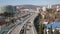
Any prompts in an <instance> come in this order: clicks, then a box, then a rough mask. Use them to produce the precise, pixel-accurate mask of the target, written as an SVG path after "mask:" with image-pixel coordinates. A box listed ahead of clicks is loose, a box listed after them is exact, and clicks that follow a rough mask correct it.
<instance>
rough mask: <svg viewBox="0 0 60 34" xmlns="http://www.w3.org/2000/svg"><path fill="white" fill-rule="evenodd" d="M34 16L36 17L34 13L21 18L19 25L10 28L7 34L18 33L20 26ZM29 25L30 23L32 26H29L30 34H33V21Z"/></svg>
mask: <svg viewBox="0 0 60 34" xmlns="http://www.w3.org/2000/svg"><path fill="white" fill-rule="evenodd" d="M34 17H36V14H32V15H31V16H29V17H28V18H27V17H26V19H25V20H23V21H22V23H21V24H19V25H17V26H15V27H14V28H12V29H10V30H9V31H8V33H7V34H19V33H20V31H21V29H22V27H23V26H24V24H26V23H27V22H28V21H29V20H33V18H34ZM31 25H32V27H31V30H30V32H31V31H32V32H31V34H35V31H34V30H35V29H34V25H33V23H32V24H31ZM30 32H29V33H30ZM26 33H27V34H28V32H26ZM24 34H25V33H24Z"/></svg>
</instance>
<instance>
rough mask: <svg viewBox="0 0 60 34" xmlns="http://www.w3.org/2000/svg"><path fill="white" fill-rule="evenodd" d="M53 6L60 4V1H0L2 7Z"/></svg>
mask: <svg viewBox="0 0 60 34" xmlns="http://www.w3.org/2000/svg"><path fill="white" fill-rule="evenodd" d="M25 4H29V5H52V4H60V0H0V5H25Z"/></svg>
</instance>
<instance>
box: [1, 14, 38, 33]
mask: <svg viewBox="0 0 60 34" xmlns="http://www.w3.org/2000/svg"><path fill="white" fill-rule="evenodd" d="M37 15H38V14H37V13H29V14H27V15H25V16H23V17H21V18H19V19H17V20H16V22H15V23H14V26H13V27H11V28H9V29H8V28H7V29H8V30H7V29H6V31H5V30H4V31H2V33H1V34H20V33H21V30H22V29H24V32H23V33H22V34H37V32H36V29H35V27H34V22H33V21H34V19H35V17H36V16H37ZM29 22H30V23H29ZM10 26H11V25H10ZM23 27H25V28H23Z"/></svg>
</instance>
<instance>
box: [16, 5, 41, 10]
mask: <svg viewBox="0 0 60 34" xmlns="http://www.w3.org/2000/svg"><path fill="white" fill-rule="evenodd" d="M16 7H20V9H35V10H36V8H37V7H41V6H37V5H16Z"/></svg>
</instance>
